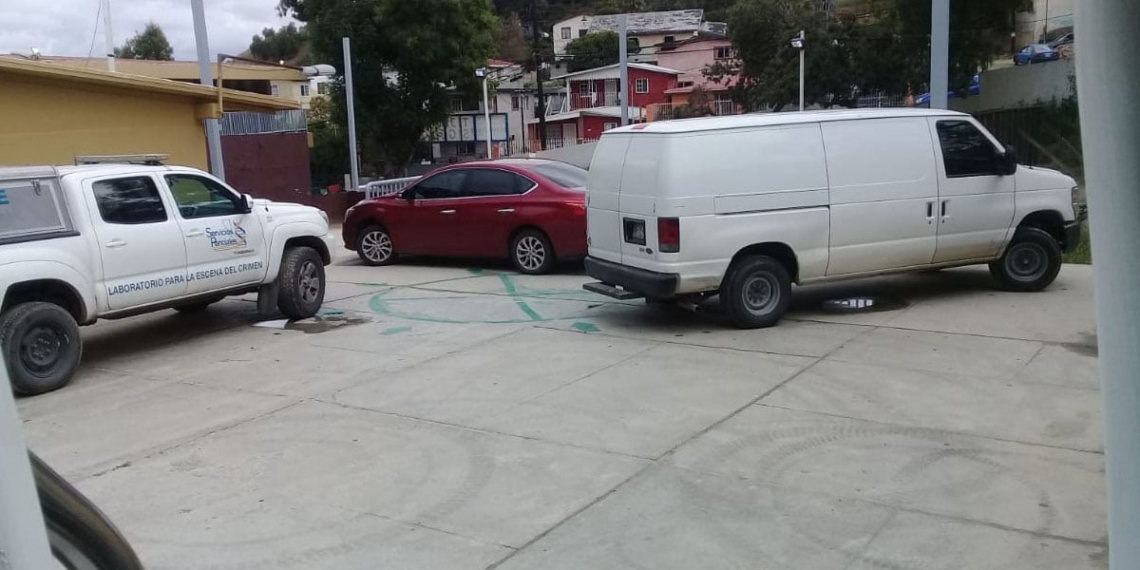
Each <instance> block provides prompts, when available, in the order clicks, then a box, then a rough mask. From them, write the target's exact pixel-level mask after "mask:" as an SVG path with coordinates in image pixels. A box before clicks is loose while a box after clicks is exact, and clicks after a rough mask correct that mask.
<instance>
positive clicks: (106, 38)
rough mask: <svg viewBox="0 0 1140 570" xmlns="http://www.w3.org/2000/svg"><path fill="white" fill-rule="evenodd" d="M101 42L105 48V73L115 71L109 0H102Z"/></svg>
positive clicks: (113, 35)
mask: <svg viewBox="0 0 1140 570" xmlns="http://www.w3.org/2000/svg"><path fill="white" fill-rule="evenodd" d="M103 42H104V44H105V45H106V46H107V71H115V33H114V32H113V31H111V0H103Z"/></svg>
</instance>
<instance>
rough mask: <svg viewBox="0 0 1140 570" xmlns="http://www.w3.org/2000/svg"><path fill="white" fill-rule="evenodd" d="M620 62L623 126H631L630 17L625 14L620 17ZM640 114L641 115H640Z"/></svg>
mask: <svg viewBox="0 0 1140 570" xmlns="http://www.w3.org/2000/svg"><path fill="white" fill-rule="evenodd" d="M618 30H619V33H618V46H619V47H618V54H619V58H620V59H618V61H619V62H621V66H620V69H621V72H620V74H619V77H621V85H619V86H618V96H619V97H621V124H622V126H623V127H624V126H625V125H628V124H629V92H630V89H629V17H628V16H626V15H625V14H622V15H620V16H618ZM639 114H640V113H639Z"/></svg>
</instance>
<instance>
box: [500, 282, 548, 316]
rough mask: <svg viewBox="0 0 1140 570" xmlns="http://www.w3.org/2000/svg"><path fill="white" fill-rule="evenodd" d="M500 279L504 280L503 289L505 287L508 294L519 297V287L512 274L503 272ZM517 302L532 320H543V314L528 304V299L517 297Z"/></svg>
mask: <svg viewBox="0 0 1140 570" xmlns="http://www.w3.org/2000/svg"><path fill="white" fill-rule="evenodd" d="M499 279H500V280H501V281H502V282H503V289H505V290H506V291H507V294H508V295H510V296H511V297H518V296H519V291H518V288H516V287H515V280H514V279H511V276H510V275H506V274H501V275H499ZM515 304H516V305H518V306H519V309H521V310H522V312H524V313H526V316H528V317H530V320H532V321H541V320H542V315H539V314H538V312H537V311H535V310H534V309H532V308H530V305H528V304H527V303H526V301H523V300H520V299H515Z"/></svg>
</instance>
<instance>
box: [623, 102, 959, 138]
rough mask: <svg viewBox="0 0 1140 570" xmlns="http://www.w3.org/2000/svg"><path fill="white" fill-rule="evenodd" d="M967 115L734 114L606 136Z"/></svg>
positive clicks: (906, 111) (895, 111) (897, 111)
mask: <svg viewBox="0 0 1140 570" xmlns="http://www.w3.org/2000/svg"><path fill="white" fill-rule="evenodd" d="M942 116H955V117H960V116H966V114H965V113H959V112H957V111H945V110H942V109H915V108H907V107H902V108H892V109H845V110H839V111H833V110H828V111H803V112H792V113H751V114H748V115H731V116H726V117H701V118H696V119H679V120H672V121H659V122H654V123H639V124H636V125H630V126H626V127H619V128H616V129H611V130H609V131H606V134H611V133H614V134H617V133H698V132H704V131H718V130H725V129H739V128H747V127H769V126H773V125H798V124H805V123H822V122H831V121H858V120H863V119H887V118H897V117H942Z"/></svg>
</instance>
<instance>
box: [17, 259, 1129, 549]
mask: <svg viewBox="0 0 1140 570" xmlns="http://www.w3.org/2000/svg"><path fill="white" fill-rule="evenodd" d="M579 271H580V269H579ZM329 277H330V280H331V281H332V283H331V284H330V286H329V291H328V302H327V304H326V307H325V311H324V316H323V317H322V318H321V319H320V320H318V321H314V322H308V323H294V324H290V325H286V326H284V327H282V324H283V323H275V322H261V321H260V320H259V319H258V317H257V316H256V314H255V312H254V306H253V303H252V302H251V300H249V299H232V300H227V301H225V302H223V303H220V304H218V305H216V306H214V307H212V308H211V309H210V310H209V311H208V312H207V313H205V314H202V315H197V316H184V315H178V314H175V313H174V312H172V311H166V312H162V313H157V314H153V315H147V316H143V317H138V318H134V319H128V320H124V321H119V322H107V323H100V324H98V325H96V326H94V327H90V328H88V329H85V330H84V338H85V341H86V354H85V357H84V364H83V366H82V368H81V372H80V374H79V375H78V377H77V378H76V379H75V381H74V382H73V383H72V384H71V385H70V386H68V387H66V388H64V389H62V390H60V391H57V392H54V393H52V394H48V395H44V396H40V397H35V398H27V399H23V400H21V401H20V402H19V406H20V411H21V414H22V416H23V418H24V424H23V425H24V429H25V432H26V435H27V438H28V440H29V444H30V446H31V447H32V448H33V449H34V450H36V451H37V452H38V453H39V454H40V455H41V456H42V457H44V458H45V459H46V460H47V461H48V462H49V463H50V464H52V465H53V466H54V467H55V468H56V469H57V470H59V471H61V472H62V473H63V474H64V475H65V476H66V477H68V478H69V479H70V480H71V481H73V482H75V483H76V484H77V486H78V487H79V488H80V490H82V491H83V492H84V493H86V494H87V495H88V496H89V497H90V498H91V499H92V500H94V501H95V502H96V503H97V504H98V505H99V506H100V507H102V508H103V509H104V510H105V512H106V513H107V514H108V515H109V516H110V517H111V518H112V519H113V520H114V521H116V523H117V524H118V525H119V526H120V527H121V528H122V529H123V530H124V532H125V534H126V535H127V537H128V538H129V539H130V541H131V542H132V543H133V544H134V546H135V548H136V549H137V550H138V552H139V553H140V555H141V557H142V558H143V561H144V562H145V563H146V565H147V567H148V568H156V569H183V568H185V569H191V568H193V569H219V570H220V569H234V570H237V569H256V568H266V569H271V568H272V569H275V568H306V569H308V568H360V569H364V568H392V569H430V570H452V569H454V570H482V569H489V568H498V569H501V570H518V569H532V568H533V569H544V570H556V569H630V568H646V569H653V570H662V569H673V568H676V569H686V570H687V569H693V568H700V569H702V570H712V569H753V570H755V569H762V570H775V569H789V570H793V569H794V570H803V569H813V570H830V569H834V570H845V569H846V570H869V569H882V568H889V569H898V570H901V569H916V570H917V569H923V570H926V569H946V570H951V569H953V570H959V569H961V568H970V569H972V570H982V569H994V570H997V569H1001V570H1019V569H1025V570H1030V569H1033V570H1038V569H1057V570H1062V569H1063V570H1074V569H1086V568H1087V569H1097V568H1106V567H1107V560H1106V554H1105V553H1106V544H1105V543H1106V538H1105V536H1106V530H1105V504H1104V475H1103V450H1102V446H1103V442H1102V426H1101V415H1100V413H1101V404H1100V394H1099V391H1098V381H1097V377H1096V339H1095V336H1094V333H1095V326H1094V322H1093V310H1092V277H1091V271H1090V269H1089V268H1088V267H1082V266H1066V267H1065V268H1064V270H1063V271H1062V273H1061V276H1060V278H1059V279H1058V281H1057V283H1056V284H1054V285H1053V286H1052V287H1051V288H1050V289H1049V290H1048V291H1046V292H1043V293H1039V294H1010V293H1000V292H996V291H994V290H992V288H991V285H990V282H989V279H988V275H987V274H986V271H985V270H984V268H971V269H962V270H953V271H942V272H939V273H934V274H921V275H907V276H895V277H883V278H876V279H872V280H867V281H861V282H852V283H844V284H833V285H827V286H816V287H807V288H801V289H798V290H797V293H796V302H795V307H794V308H793V310H792V312H791V313H790V314H789V316H788V318H787V319H786V320H785V321H784V322H783V323H781V324H780V326H778V327H776V328H773V329H768V330H761V331H738V330H734V329H731V328H728V327H727V326H726V324H725V319H724V317H723V316H721V315H720V314H719V313H718V311H717V310H716V307H715V306H713V307H710V309H709V310H708V311H707V312H705V313H701V314H696V315H694V314H691V313H687V312H684V311H682V310H679V309H672V308H665V309H663V308H659V307H646V306H645V305H644V304H643V303H640V302H626V303H617V302H611V301H609V300H608V299H604V298H601V297H597V296H594V295H592V294H590V293H586V292H584V291H582V290H581V289H580V286H581V284H582V283H583V282H584V281H586V277H584V276H582V275H581V274H580V273H575V272H574V270H573V269H572V268H571V269H570V273H567V274H561V275H553V276H542V277H527V276H520V275H517V274H514V273H512V272H510V271H508V270H507V269H506V267H505V266H502V265H493V266H491V267H484V268H477V267H475V266H472V265H469V264H466V263H460V262H450V263H449V262H408V263H404V264H401V265H396V266H392V267H385V268H367V267H363V266H360V265H359V264H358V263H357V262H356V261H355V260H354V258H351V257H347V256H344V257H342V258H341V259H340V260H338V261H337V262H336V264H334V265H333V266H332V267H330V268H329ZM863 294H874V295H879V296H881V297H882V298H885V299H889V300H891V301H892V302H893V303H894V306H892V307H889V308H890V310H884V311H880V312H871V313H862V314H833V313H828V312H825V311H823V310H822V309H821V305H822V302H823V301H824V300H826V299H829V298H834V297H841V296H849V295H863Z"/></svg>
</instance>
